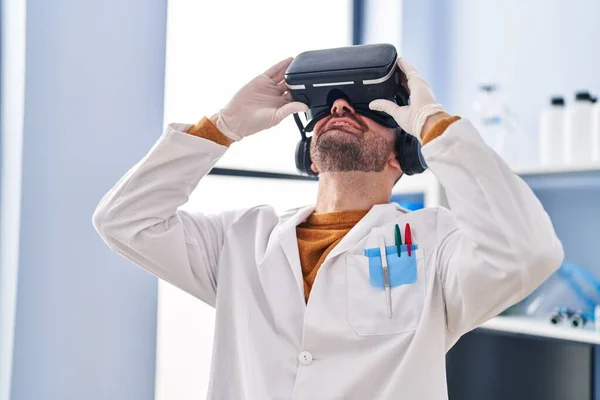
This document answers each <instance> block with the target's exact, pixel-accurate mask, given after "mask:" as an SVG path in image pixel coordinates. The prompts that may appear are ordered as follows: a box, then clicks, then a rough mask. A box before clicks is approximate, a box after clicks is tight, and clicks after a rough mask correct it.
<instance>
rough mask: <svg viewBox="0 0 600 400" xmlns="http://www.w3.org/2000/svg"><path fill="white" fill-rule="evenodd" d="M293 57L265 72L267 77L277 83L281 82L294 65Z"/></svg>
mask: <svg viewBox="0 0 600 400" xmlns="http://www.w3.org/2000/svg"><path fill="white" fill-rule="evenodd" d="M293 59H294V58H293V57H288V58H286V59H285V60H281V61H279V62H278V63H277V64H275V65H273V66H272V67H271V68H269V69H268V70H266V71H265V75H267V76H268V77H269V78H271V79H273V80H274V81H276V82H280V81H281V80H282V79H283V78H284V76H285V70H286V69H287V67H288V66H289V65H290V64H291V63H292V60H293Z"/></svg>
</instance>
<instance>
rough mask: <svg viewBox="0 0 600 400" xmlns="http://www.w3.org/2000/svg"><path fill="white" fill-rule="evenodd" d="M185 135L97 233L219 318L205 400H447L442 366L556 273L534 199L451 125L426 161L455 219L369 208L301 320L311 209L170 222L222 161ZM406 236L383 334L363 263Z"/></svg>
mask: <svg viewBox="0 0 600 400" xmlns="http://www.w3.org/2000/svg"><path fill="white" fill-rule="evenodd" d="M188 127H189V125H182V124H172V125H170V126H169V127H168V129H167V130H166V132H165V133H164V134H163V135H162V136H161V138H160V140H159V141H158V142H157V143H156V145H155V146H154V147H153V148H152V150H151V151H150V152H149V153H148V155H147V156H146V157H145V158H144V159H143V160H142V161H140V162H139V163H138V164H137V165H136V166H134V167H133V168H132V169H131V170H130V171H129V172H128V173H127V174H126V175H125V176H124V177H123V178H122V179H121V180H120V181H119V182H118V183H117V185H116V186H115V187H114V188H113V189H111V190H110V192H108V193H107V194H106V196H105V197H104V198H103V199H102V201H101V203H100V205H99V206H98V209H97V210H96V212H95V214H94V219H93V220H94V225H95V227H96V229H97V230H98V232H99V233H100V235H101V236H102V237H103V239H104V240H105V241H106V242H107V243H108V245H109V246H110V247H111V248H112V249H114V250H115V251H116V252H118V253H119V254H121V255H122V256H124V257H126V258H128V259H130V260H132V261H133V262H135V263H136V264H138V265H140V266H142V267H143V268H145V269H146V270H148V271H150V272H151V273H153V274H155V275H157V276H158V277H160V278H162V279H165V280H166V281H168V282H171V283H172V284H174V285H175V286H178V287H179V288H181V289H183V290H184V291H186V292H188V293H190V294H192V295H193V296H196V297H197V298H199V299H200V300H202V301H204V302H206V303H208V304H209V305H211V306H215V307H216V332H215V341H214V354H213V363H212V372H211V380H210V381H211V385H210V390H209V396H208V397H209V398H210V399H219V400H221V399H227V400H229V399H231V400H243V399H248V400H263V399H302V400H320V399H327V400H330V399H357V400H365V399H399V398H401V399H407V400H409V399H411V400H412V399H416V400H427V399H432V400H439V399H445V398H447V390H446V371H445V354H446V352H447V351H448V350H449V349H450V348H451V347H452V346H453V345H454V343H455V342H456V341H457V340H458V338H459V337H460V336H461V335H463V334H464V333H466V332H468V331H469V330H472V329H473V328H475V327H477V326H478V325H480V324H482V323H483V322H484V321H486V320H487V319H489V318H491V317H493V316H495V315H496V314H498V313H499V312H501V311H502V310H504V309H505V308H506V307H508V306H510V305H511V304H513V303H515V302H517V301H518V300H520V299H522V298H523V297H525V296H526V295H527V294H529V293H530V292H531V291H533V290H534V289H535V288H536V287H537V286H538V285H539V284H541V283H542V281H544V280H545V279H546V278H547V277H548V276H549V275H550V274H552V273H553V272H554V271H555V270H556V269H557V268H558V267H559V265H560V264H561V262H562V260H563V249H562V245H561V243H560V241H559V240H558V239H557V237H556V235H555V232H554V229H553V226H552V223H551V221H550V219H549V217H548V215H547V214H546V212H545V211H544V209H543V208H542V205H541V204H540V202H539V201H538V200H537V198H536V197H535V196H534V194H533V193H532V192H531V190H530V189H529V187H528V186H527V185H526V184H525V183H524V182H523V181H522V180H521V179H520V178H519V177H518V176H516V175H515V174H514V173H513V172H511V170H510V169H509V168H508V167H507V165H506V164H505V163H504V162H503V161H502V160H501V159H500V158H499V157H498V156H497V155H496V154H495V153H494V152H493V151H492V150H491V149H490V148H489V147H487V146H486V145H485V144H484V142H483V141H482V139H481V137H480V135H479V133H478V132H477V131H476V129H475V128H474V127H473V126H472V125H471V123H470V122H469V121H467V120H459V121H457V122H455V123H453V124H452V125H451V126H450V127H449V128H448V129H447V131H446V132H445V133H444V134H443V135H442V136H440V137H438V138H437V139H434V140H433V141H431V142H430V143H428V144H426V145H425V146H424V147H423V155H424V156H425V159H426V161H427V164H428V165H429V168H430V169H431V170H432V171H433V173H434V174H435V175H436V177H437V178H438V180H439V182H440V183H441V184H442V185H443V187H444V188H445V190H446V193H447V196H448V200H449V203H450V206H451V208H452V211H449V210H447V209H445V208H442V207H434V208H428V209H424V210H419V211H414V212H408V211H406V210H404V209H402V208H400V207H398V206H397V205H394V204H385V205H377V206H375V207H373V208H372V209H371V210H370V211H369V213H368V214H367V215H366V216H365V217H364V218H363V219H362V220H361V221H360V222H359V223H358V224H357V225H356V226H355V227H353V228H352V229H351V230H350V232H349V233H348V234H347V235H346V236H345V237H344V238H343V240H342V241H341V242H340V243H339V244H338V245H337V246H336V247H335V248H334V249H333V250H332V251H331V253H330V254H329V255H328V256H327V258H326V260H325V261H324V263H323V265H322V266H321V268H320V270H319V272H318V275H317V277H316V279H315V282H314V286H313V288H312V291H311V294H310V298H309V301H308V304H305V301H304V294H303V282H302V272H301V267H300V260H299V256H298V245H297V241H296V226H297V225H298V224H299V223H300V222H302V221H303V220H304V219H305V218H306V217H307V216H308V215H309V214H310V213H311V212H312V211H313V208H314V206H307V207H302V208H298V209H295V210H291V211H289V212H287V213H285V214H284V215H281V216H278V215H276V213H275V211H274V210H273V208H271V207H269V206H257V207H253V208H250V209H246V210H241V211H225V212H223V213H221V214H219V215H204V214H202V213H201V212H197V213H190V212H185V211H181V210H178V207H179V206H181V205H182V204H184V203H186V201H187V200H188V196H189V195H190V193H191V192H192V190H194V188H195V187H196V186H197V184H198V182H199V180H200V179H202V177H203V176H205V175H206V174H207V173H208V172H209V171H210V170H211V168H212V167H213V166H214V165H215V163H216V162H217V161H218V160H219V158H220V157H221V156H222V155H223V154H224V153H225V151H226V150H227V148H226V147H224V146H221V145H218V144H216V143H214V142H211V141H209V140H205V139H202V138H199V137H196V136H191V135H188V134H185V133H183V132H185V130H186V129H187V128H188ZM257 190H260V188H257ZM204 195H205V196H211V195H212V194H211V193H205V194H204ZM406 222H409V223H410V224H411V227H412V231H413V236H414V237H415V239H414V242H415V243H417V244H418V245H419V249H418V250H417V251H416V257H417V270H418V272H417V274H418V278H417V281H416V283H413V284H407V285H402V286H397V287H394V288H392V302H393V317H392V319H390V318H388V314H387V304H386V301H385V297H383V296H384V295H383V294H382V293H383V292H382V290H381V289H379V290H377V289H374V288H372V287H371V286H370V284H369V276H368V272H367V271H368V259H367V257H365V256H364V255H363V250H364V249H365V247H377V239H376V238H377V236H378V235H382V234H383V235H385V237H386V241H387V243H388V244H393V243H394V229H393V227H394V224H396V223H398V224H400V226H404V223H406ZM190 356H193V355H190ZM490 362H493V360H490Z"/></svg>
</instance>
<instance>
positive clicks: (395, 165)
mask: <svg viewBox="0 0 600 400" xmlns="http://www.w3.org/2000/svg"><path fill="white" fill-rule="evenodd" d="M387 164H388V165H389V166H390V167H391V168H392V169H394V170H397V171H398V173H402V167H400V162H399V161H398V158H397V157H396V152H393V153H392V154H390V156H389V158H388V161H387Z"/></svg>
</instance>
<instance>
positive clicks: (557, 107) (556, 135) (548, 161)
mask: <svg viewBox="0 0 600 400" xmlns="http://www.w3.org/2000/svg"><path fill="white" fill-rule="evenodd" d="M564 120H565V99H564V98H563V97H558V96H557V97H552V99H551V100H550V106H549V107H547V108H546V109H544V110H542V113H541V114H540V125H539V135H540V137H539V139H540V141H539V143H540V163H541V164H542V165H544V166H548V165H556V164H561V163H562V161H563V132H564Z"/></svg>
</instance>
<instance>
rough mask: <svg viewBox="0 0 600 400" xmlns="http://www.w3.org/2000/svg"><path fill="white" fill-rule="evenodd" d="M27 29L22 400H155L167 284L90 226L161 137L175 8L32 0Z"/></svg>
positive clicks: (18, 345)
mask: <svg viewBox="0 0 600 400" xmlns="http://www.w3.org/2000/svg"><path fill="white" fill-rule="evenodd" d="M26 21H27V24H26V41H25V42H24V43H23V42H21V43H18V44H20V45H21V46H23V44H24V45H25V46H26V47H24V48H21V49H20V51H21V52H25V57H26V59H25V64H24V66H21V67H20V68H21V69H20V70H19V71H17V72H18V74H19V75H18V76H16V79H20V78H21V77H22V75H21V74H24V77H25V78H24V79H25V80H24V93H23V96H24V103H23V116H24V120H23V121H24V122H23V125H22V130H21V131H18V130H17V131H12V132H8V134H10V135H13V134H14V135H20V138H22V143H23V146H22V152H21V154H22V166H23V168H22V171H21V173H20V174H18V176H11V178H12V179H15V180H18V181H19V182H20V184H21V185H22V190H21V193H22V196H21V201H20V207H21V218H20V222H19V232H16V234H17V235H19V236H18V238H15V237H10V238H2V240H3V242H2V244H3V245H4V244H5V243H7V241H10V242H11V243H15V241H17V242H16V243H18V249H17V250H18V259H19V271H18V292H17V298H16V317H15V331H14V332H15V335H14V353H13V354H14V357H13V363H12V369H13V371H12V372H13V373H12V387H11V393H10V399H11V400H38V399H39V400H82V399H85V400H106V399H110V400H148V399H151V398H153V397H154V371H155V362H154V359H155V349H156V293H157V283H156V279H155V278H153V277H152V276H151V275H150V274H148V273H146V272H144V271H142V270H141V269H139V268H137V267H135V266H134V265H132V264H131V263H130V262H129V261H126V260H125V259H122V258H121V257H119V256H118V255H116V254H115V253H113V252H112V251H111V250H110V249H108V247H107V246H106V245H105V244H104V243H103V242H102V240H101V239H100V237H99V236H98V235H97V233H96V232H95V230H94V228H93V226H92V221H91V219H92V214H93V211H94V209H95V207H96V205H97V204H98V202H99V201H100V199H101V198H102V196H103V195H104V193H106V191H107V190H108V189H109V188H110V187H111V186H112V185H114V184H115V183H116V182H117V180H118V179H119V178H120V177H121V176H122V175H123V174H124V173H125V172H126V171H127V169H128V168H130V167H131V166H133V165H134V164H135V163H136V162H137V161H138V160H139V159H140V158H141V157H142V156H143V155H144V154H145V153H146V152H147V151H148V150H149V149H150V148H151V146H152V144H153V143H154V142H155V140H156V139H158V137H159V136H160V134H161V130H162V113H163V109H164V103H163V98H164V97H163V96H164V93H163V88H164V59H165V58H164V57H165V31H166V1H162V0H161V1H155V2H148V1H145V0H128V1H117V0H105V1H101V2H87V1H79V0H54V1H45V0H28V1H27V8H26ZM18 22H19V23H22V21H18ZM3 28H4V24H3ZM12 56H13V54H11V57H12ZM15 56H16V57H19V54H16V55H15ZM6 66H7V64H4V58H3V64H2V69H3V73H4V70H5V68H6ZM23 68H24V69H23ZM3 85H4V83H3ZM13 99H14V101H15V102H17V103H18V102H19V101H20V98H19V96H18V95H17V96H16V97H14V98H11V99H10V100H13ZM5 100H6V98H3V106H5V104H6V103H5ZM3 117H4V116H3ZM3 128H5V126H3ZM5 133H6V132H3V134H5ZM16 142H17V140H15V141H7V142H4V143H3V145H9V146H11V147H10V148H4V150H5V151H8V152H19V151H20V149H19V148H13V146H12V145H11V143H16ZM3 178H4V177H3ZM3 183H5V182H3ZM9 190H10V188H9ZM3 205H4V204H3ZM2 222H3V223H4V222H5V220H4V219H3V220H2ZM3 232H4V231H3ZM10 234H11V235H14V234H15V232H14V231H11V232H10ZM5 240H6V241H5ZM10 250H11V251H13V249H10ZM3 256H4V253H3ZM13 257H14V256H13ZM4 261H5V260H4V259H3V262H4ZM2 267H4V265H3V266H2ZM3 277H4V275H3ZM3 300H4V299H3ZM2 328H3V329H4V326H3V327H2ZM2 357H3V360H4V355H2ZM2 386H3V388H4V382H2ZM3 400H4V399H3Z"/></svg>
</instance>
